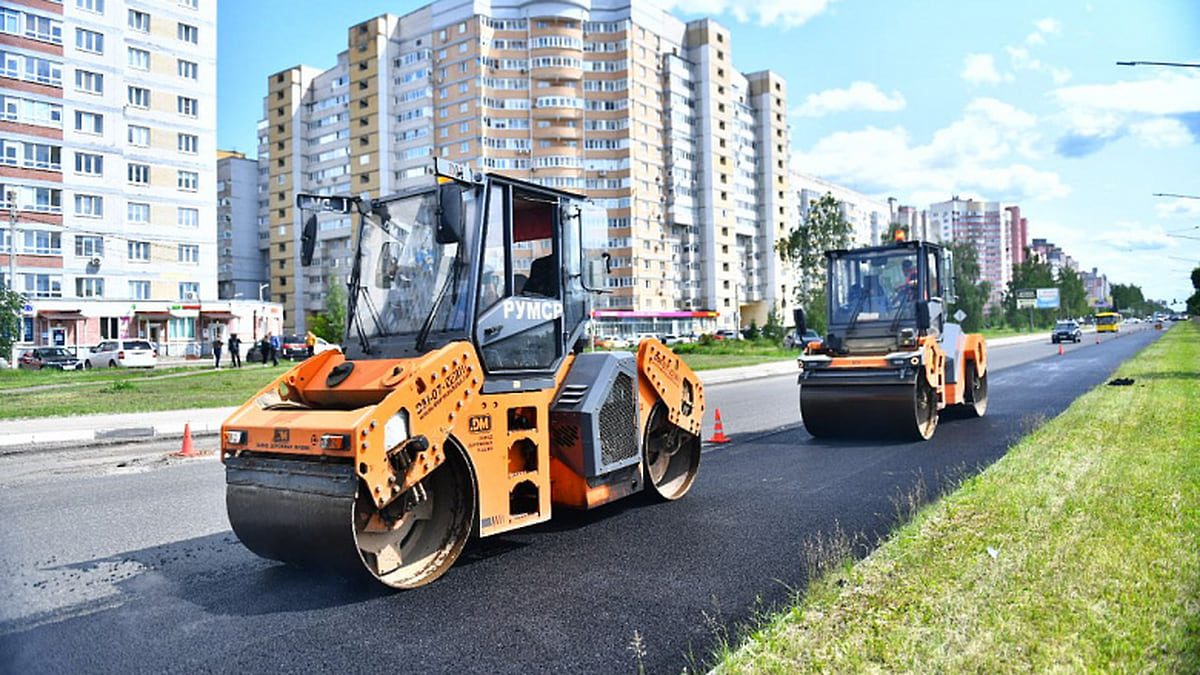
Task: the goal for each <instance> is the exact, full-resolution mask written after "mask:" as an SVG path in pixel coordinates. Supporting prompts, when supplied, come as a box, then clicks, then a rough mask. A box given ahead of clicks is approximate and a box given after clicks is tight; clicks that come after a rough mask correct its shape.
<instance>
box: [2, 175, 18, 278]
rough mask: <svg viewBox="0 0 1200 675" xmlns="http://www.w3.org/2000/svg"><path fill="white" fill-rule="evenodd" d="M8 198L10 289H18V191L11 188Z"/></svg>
mask: <svg viewBox="0 0 1200 675" xmlns="http://www.w3.org/2000/svg"><path fill="white" fill-rule="evenodd" d="M5 196H6V197H7V198H8V290H10V291H15V290H17V193H16V192H15V191H13V190H9V191H8V193H7V194H6V195H5Z"/></svg>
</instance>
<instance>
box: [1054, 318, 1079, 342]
mask: <svg viewBox="0 0 1200 675" xmlns="http://www.w3.org/2000/svg"><path fill="white" fill-rule="evenodd" d="M1082 339H1083V331H1081V330H1079V324H1077V323H1075V322H1074V321H1059V322H1058V323H1056V324H1054V330H1053V331H1052V332H1051V333H1050V342H1052V343H1055V344H1057V343H1059V342H1066V341H1067V340H1070V341H1071V342H1079V341H1080V340H1082Z"/></svg>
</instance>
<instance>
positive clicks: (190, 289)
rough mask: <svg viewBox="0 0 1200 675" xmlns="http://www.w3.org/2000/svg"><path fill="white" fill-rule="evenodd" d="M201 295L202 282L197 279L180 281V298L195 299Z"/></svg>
mask: <svg viewBox="0 0 1200 675" xmlns="http://www.w3.org/2000/svg"><path fill="white" fill-rule="evenodd" d="M199 297H200V284H199V283H197V282H195V281H181V282H179V299H180V300H195V299H197V298H199Z"/></svg>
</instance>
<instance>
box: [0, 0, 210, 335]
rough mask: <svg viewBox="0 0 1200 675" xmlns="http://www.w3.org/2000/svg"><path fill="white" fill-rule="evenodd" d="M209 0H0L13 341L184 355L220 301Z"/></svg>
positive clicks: (0, 248)
mask: <svg viewBox="0 0 1200 675" xmlns="http://www.w3.org/2000/svg"><path fill="white" fill-rule="evenodd" d="M216 4H217V3H216V0H14V1H12V2H4V3H3V5H0V199H2V200H3V208H4V209H5V211H6V212H7V214H6V215H7V218H5V219H4V220H5V223H4V228H3V230H0V270H3V271H2V272H0V278H2V279H3V283H4V284H5V285H8V286H10V287H12V288H14V289H15V290H17V291H20V292H22V293H23V294H25V296H26V298H27V304H26V305H25V308H24V312H23V315H22V319H23V321H22V333H21V335H20V340H19V345H20V346H31V345H43V344H54V345H64V346H72V345H85V344H94V343H96V342H98V341H99V340H100V339H103V338H116V337H128V336H136V337H145V338H148V339H151V340H154V341H156V342H159V343H160V345H161V349H162V351H163V352H167V353H170V352H171V351H172V350H183V349H186V348H188V347H189V345H193V346H194V344H195V343H196V342H197V341H198V340H199V339H200V336H201V335H202V334H203V332H204V331H205V329H206V318H205V314H204V312H205V307H204V305H203V304H202V302H203V301H206V300H216V298H217V274H216V270H217V266H216V241H217V235H216V221H217V218H216V208H215V201H216V200H215V199H214V194H215V186H216V170H215V163H216V147H215V138H216V42H217V36H216V11H217V8H216Z"/></svg>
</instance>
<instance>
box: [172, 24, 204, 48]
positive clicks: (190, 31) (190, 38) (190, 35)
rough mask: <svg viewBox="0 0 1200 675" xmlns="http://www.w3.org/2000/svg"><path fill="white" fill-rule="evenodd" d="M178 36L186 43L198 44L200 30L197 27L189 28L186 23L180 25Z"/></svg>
mask: <svg viewBox="0 0 1200 675" xmlns="http://www.w3.org/2000/svg"><path fill="white" fill-rule="evenodd" d="M176 35H177V36H178V37H179V39H180V40H183V41H184V42H190V43H192V44H197V43H199V41H200V29H198V28H196V27H195V26H189V25H188V24H186V23H181V24H179V28H178V30H177V31H176Z"/></svg>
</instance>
